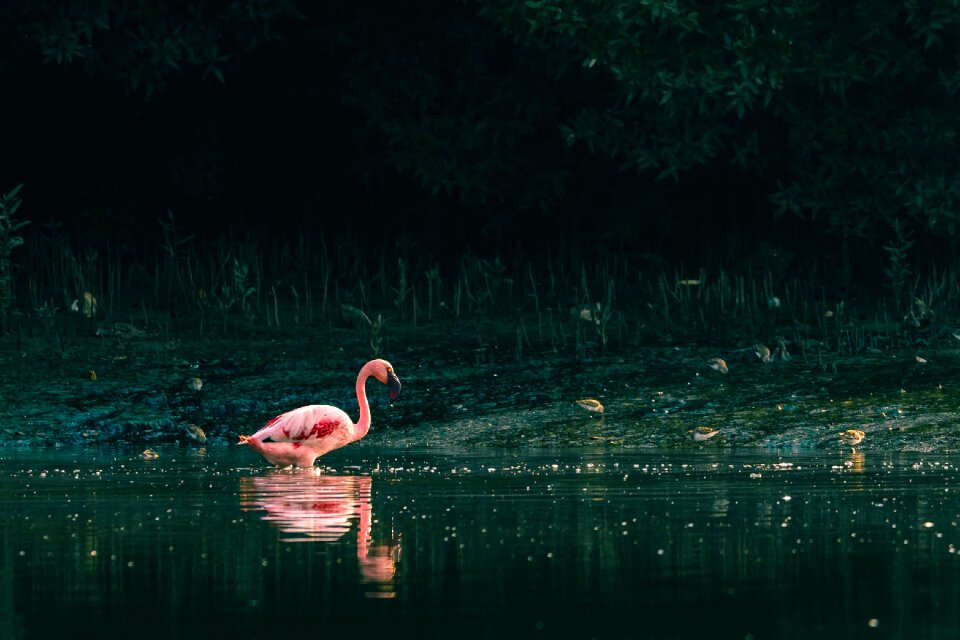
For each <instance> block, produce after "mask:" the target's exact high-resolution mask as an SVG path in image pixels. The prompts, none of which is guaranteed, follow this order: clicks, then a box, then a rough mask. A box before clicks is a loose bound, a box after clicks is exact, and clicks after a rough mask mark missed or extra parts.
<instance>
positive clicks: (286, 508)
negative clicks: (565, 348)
mask: <svg viewBox="0 0 960 640" xmlns="http://www.w3.org/2000/svg"><path fill="white" fill-rule="evenodd" d="M157 452H158V453H159V458H157V459H155V460H145V459H143V457H142V455H141V449H139V448H136V449H135V448H122V447H101V448H82V447H81V448H71V449H56V448H52V449H49V450H37V449H25V450H18V449H9V448H8V449H4V450H2V451H0V508H2V509H3V512H4V514H5V517H4V518H3V519H0V638H4V639H7V638H9V639H18V638H41V637H56V636H61V637H82V636H87V637H95V636H99V637H120V636H130V635H133V634H136V635H137V636H139V637H148V638H154V637H156V638H171V639H172V638H232V639H235V638H276V637H289V636H296V635H306V634H309V635H310V636H321V635H329V634H331V633H336V634H342V636H343V637H345V638H354V637H367V635H368V634H380V635H381V637H426V638H434V637H436V638H487V637H497V638H537V637H543V638H548V637H550V638H622V637H637V638H701V637H713V638H747V637H754V638H813V637H822V638H831V637H837V638H840V637H843V638H900V637H903V638H908V637H909V638H916V637H923V638H948V637H949V638H952V637H956V633H957V629H960V609H958V607H957V605H956V603H957V602H960V561H958V557H957V555H958V554H957V553H956V549H957V546H960V531H958V522H960V501H958V500H957V496H956V495H955V494H956V492H957V491H960V489H956V487H957V479H958V476H960V471H958V464H960V457H955V456H943V455H933V454H931V455H927V454H917V453H898V454H882V453H879V452H872V451H870V452H860V453H856V454H853V453H851V452H849V451H846V450H845V451H841V450H830V451H814V452H811V451H808V450H797V451H783V450H780V451H768V450H763V449H757V450H751V451H749V452H743V451H729V450H720V449H710V448H706V449H703V450H685V451H669V452H656V451H634V452H630V451H623V450H619V451H617V452H607V451H603V450H598V449H553V450H551V449H526V450H523V449H520V450H512V451H509V452H505V451H495V450H484V451H480V452H476V451H473V452H471V451H466V450H440V449H421V450H418V449H388V448H379V447H371V446H367V447H362V448H361V447H357V448H353V449H351V448H348V449H345V450H342V451H340V452H335V453H334V454H331V455H329V456H327V457H325V458H324V459H322V461H321V462H322V463H323V464H322V465H321V466H318V467H317V469H316V470H305V471H291V470H276V469H271V468H268V467H266V466H265V465H264V464H263V463H262V461H261V460H259V459H258V458H256V457H255V456H252V455H251V454H250V452H248V451H246V450H244V449H240V448H235V447H229V446H209V447H206V448H185V447H176V446H169V447H163V446H160V447H157Z"/></svg>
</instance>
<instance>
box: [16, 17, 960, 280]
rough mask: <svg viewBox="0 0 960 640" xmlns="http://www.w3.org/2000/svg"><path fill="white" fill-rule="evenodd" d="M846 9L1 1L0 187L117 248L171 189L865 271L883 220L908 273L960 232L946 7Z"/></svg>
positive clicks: (321, 219) (438, 250) (884, 246)
mask: <svg viewBox="0 0 960 640" xmlns="http://www.w3.org/2000/svg"><path fill="white" fill-rule="evenodd" d="M840 4H841V5H842V6H840V5H838V6H832V4H831V3H828V4H827V5H824V4H822V3H814V2H803V1H798V2H793V3H788V4H787V5H786V6H783V7H769V6H767V5H768V3H765V2H746V1H742V2H731V3H723V4H722V6H720V4H719V3H697V2H666V1H664V2H660V3H641V2H639V1H628V2H622V3H582V2H575V1H572V0H537V1H534V2H506V1H500V2H498V1H469V0H463V1H460V2H454V1H451V0H443V1H432V0H418V1H415V2H402V3H394V2H382V1H376V0H370V1H361V2H351V3H313V2H295V1H294V0H283V1H279V2H266V1H263V0H261V1H254V0H247V1H243V2H229V1H225V0H218V1H208V2H204V3H199V2H186V3H153V2H147V1H146V0H129V1H127V2H94V1H92V0H89V1H85V0H79V1H75V2H59V1H52V0H50V1H38V2H33V1H30V2H28V1H26V0H15V1H12V2H8V3H5V4H4V7H3V8H2V9H0V18H2V20H0V52H2V54H0V86H2V87H4V91H3V94H4V97H3V104H4V109H3V111H4V115H3V117H2V119H0V140H2V141H3V150H4V152H3V153H2V154H0V191H2V192H8V191H9V190H11V189H12V188H13V187H15V186H16V185H18V184H21V183H22V184H23V185H24V187H23V190H22V191H21V192H20V194H19V196H20V197H21V198H22V199H23V205H22V207H21V208H20V210H19V212H18V216H19V217H20V219H29V220H31V221H32V222H31V225H32V226H30V227H27V228H25V229H24V230H23V231H22V233H23V234H24V235H27V234H29V233H39V230H40V229H41V225H43V224H44V223H45V222H47V221H50V220H59V221H62V222H63V223H64V225H65V226H64V229H65V230H66V232H67V233H68V234H69V235H70V237H71V238H73V239H74V240H75V241H76V242H79V243H80V244H83V243H84V242H87V243H94V244H96V243H100V244H101V245H103V246H106V245H110V244H114V245H116V246H121V247H126V250H127V251H129V252H139V251H143V250H145V249H144V247H145V246H149V245H150V244H151V242H152V239H155V238H156V236H157V234H158V233H159V230H160V225H159V223H158V221H159V220H164V219H167V216H168V215H169V214H168V212H171V213H172V214H173V215H174V216H175V217H176V220H177V223H178V224H179V225H181V226H182V227H183V228H184V229H185V232H189V233H191V234H193V236H194V238H196V239H197V242H203V241H207V240H212V239H213V238H216V237H217V236H219V235H221V234H224V233H239V234H247V235H251V236H254V237H256V238H258V239H259V240H260V241H262V242H264V243H265V244H269V243H271V242H276V243H283V242H292V243H296V241H297V239H298V238H301V237H302V238H305V239H307V240H310V239H314V240H315V239H317V238H320V237H323V238H325V239H326V240H327V241H336V240H337V239H339V238H344V237H351V238H356V242H357V246H358V247H359V248H360V249H361V250H362V251H363V252H365V253H366V254H371V255H372V254H374V253H376V252H388V253H390V254H391V255H393V254H394V253H397V254H400V255H403V254H407V253H416V254H418V255H429V256H431V257H432V259H435V260H436V261H437V262H438V264H440V265H445V264H451V263H453V262H454V261H455V260H456V259H457V257H458V256H460V255H462V254H463V253H464V252H465V251H470V252H473V253H475V254H477V255H482V256H492V255H498V256H501V257H502V258H503V259H504V260H506V261H511V260H514V259H516V258H517V257H518V256H524V257H526V258H530V257H532V256H533V257H536V256H541V257H543V256H546V257H547V259H549V256H550V255H551V254H554V253H562V252H564V251H566V250H567V249H568V247H570V246H577V247H579V248H580V250H582V251H584V252H586V253H589V254H592V255H603V254H605V253H608V252H612V253H614V254H618V255H624V256H630V257H632V258H639V260H640V261H641V262H644V261H646V262H648V263H649V264H652V265H664V266H669V265H677V264H683V265H688V266H691V265H692V266H695V267H696V266H710V265H724V266H726V267H727V268H730V269H732V270H734V271H736V270H738V269H740V270H743V269H745V268H746V267H745V266H744V265H747V264H748V263H750V261H751V260H753V259H754V258H757V259H763V260H767V259H768V256H769V255H771V254H775V255H778V256H787V258H786V260H787V262H789V263H790V264H791V265H793V267H792V268H793V269H795V270H796V269H805V268H815V269H817V270H818V272H819V273H822V276H823V277H824V279H825V280H826V281H828V282H829V283H831V285H832V284H843V285H845V286H851V285H860V286H864V285H866V286H877V287H881V288H882V287H883V286H885V283H886V284H890V283H889V282H887V281H888V280H889V279H890V278H889V277H888V276H885V272H884V270H885V269H887V268H889V264H890V261H891V260H892V259H893V258H892V257H891V255H892V254H891V249H890V247H891V246H894V245H897V243H898V242H899V243H900V244H899V246H900V248H901V249H902V250H903V251H902V252H901V255H900V257H899V258H897V259H898V260H899V261H900V264H901V267H904V268H906V269H908V271H909V272H910V273H911V274H914V273H920V272H923V271H924V270H925V269H929V268H930V267H931V266H934V265H940V266H941V267H943V266H944V265H950V264H952V263H953V260H954V257H955V255H956V250H955V244H956V243H955V226H954V225H955V220H956V217H957V210H958V209H957V205H956V203H955V198H956V195H957V194H958V193H960V177H958V175H960V174H958V172H957V168H958V167H957V163H958V157H960V154H957V153H956V148H955V145H956V136H957V134H958V132H960V127H958V118H960V109H957V108H956V92H957V90H958V87H960V72H958V60H960V56H958V55H957V54H958V53H960V52H958V40H957V34H958V19H957V17H956V15H955V14H956V13H957V12H955V11H952V10H951V9H950V6H949V3H937V2H931V3H925V4H924V5H923V6H917V5H916V3H913V2H892V1H887V2H879V3H878V2H862V3H856V2H854V3H840ZM134 239H140V240H138V241H134ZM810 265H815V266H814V267H810ZM891 286H907V285H906V284H905V282H904V281H903V279H902V278H901V279H900V281H899V284H897V283H894V285H891Z"/></svg>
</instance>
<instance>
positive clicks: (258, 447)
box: [237, 359, 400, 467]
mask: <svg viewBox="0 0 960 640" xmlns="http://www.w3.org/2000/svg"><path fill="white" fill-rule="evenodd" d="M370 376H373V377H374V378H376V379H377V380H379V381H380V382H382V383H383V384H385V385H387V386H389V387H390V400H391V401H393V400H396V399H397V396H398V395H400V380H399V379H397V375H396V374H395V373H394V372H393V366H392V365H391V364H390V363H389V362H387V361H386V360H379V359H378V360H371V361H370V362H368V363H367V364H365V365H363V367H362V368H361V369H360V374H359V375H358V376H357V401H358V402H359V403H360V420H359V421H358V422H357V423H356V424H354V423H353V421H352V420H351V419H350V416H348V415H347V414H346V412H344V411H343V410H341V409H338V408H337V407H332V406H330V405H328V404H311V405H307V406H305V407H300V408H299V409H293V410H292V411H287V412H286V413H282V414H280V415H279V416H277V417H276V418H274V419H273V420H270V421H269V422H267V424H265V425H264V426H263V428H262V429H260V430H259V431H257V432H256V433H255V434H253V435H252V436H240V442H238V443H237V444H245V445H247V446H248V447H250V448H251V449H253V450H254V451H256V452H257V453H259V454H260V455H262V456H263V457H264V458H266V459H267V460H268V461H269V462H272V463H273V464H276V465H280V466H291V465H293V466H297V467H312V466H313V462H314V460H316V459H317V458H319V457H320V456H322V455H323V454H325V453H327V452H329V451H333V450H334V449H339V448H340V447H342V446H344V445H348V444H350V443H351V442H356V441H357V440H359V439H360V438H362V437H363V436H365V435H367V432H368V431H369V430H370V405H369V404H368V403H367V392H366V383H367V378H369V377H370Z"/></svg>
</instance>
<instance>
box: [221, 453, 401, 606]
mask: <svg viewBox="0 0 960 640" xmlns="http://www.w3.org/2000/svg"><path fill="white" fill-rule="evenodd" d="M371 486H372V479H371V478H370V476H338V475H323V474H321V473H320V470H319V469H298V470H294V471H290V470H275V471H272V472H271V473H269V474H268V475H265V476H251V477H244V478H241V479H240V508H241V509H242V510H244V511H263V512H265V514H264V515H262V516H261V518H262V519H263V520H266V521H268V522H270V523H271V524H273V525H274V526H275V527H276V528H277V529H279V530H280V531H281V532H282V533H284V534H288V536H287V537H285V538H281V541H283V542H322V543H327V544H330V543H335V542H338V541H340V540H341V539H342V538H343V537H344V536H345V535H346V534H347V533H348V532H349V531H350V529H351V528H352V527H353V523H354V522H355V521H356V522H357V564H358V567H359V570H360V576H361V581H362V582H363V584H364V585H365V586H366V590H365V595H366V596H367V597H373V598H392V597H394V595H395V591H394V578H395V576H396V571H397V561H398V560H399V555H400V544H399V542H394V541H392V540H390V541H388V542H387V543H384V544H373V535H372V533H373V532H372V525H373V522H374V518H373V505H372V501H371Z"/></svg>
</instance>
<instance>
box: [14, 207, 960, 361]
mask: <svg viewBox="0 0 960 640" xmlns="http://www.w3.org/2000/svg"><path fill="white" fill-rule="evenodd" d="M158 227H159V229H158V231H159V233H158V234H157V237H155V238H152V239H146V240H143V241H142V244H141V245H140V246H138V247H136V248H135V250H134V251H132V252H129V253H127V254H126V255H121V252H120V248H119V247H111V246H102V245H97V244H95V243H94V242H93V241H90V242H88V243H86V244H79V243H76V242H74V241H71V240H70V239H69V238H68V236H67V234H66V233H64V231H63V229H62V227H61V226H60V225H57V224H48V225H46V226H45V227H44V228H43V229H39V230H37V231H36V232H35V233H31V234H29V235H27V236H26V237H25V244H24V246H23V248H22V250H21V251H19V252H18V253H17V254H16V256H15V257H16V258H17V259H18V264H19V268H18V269H16V270H11V269H9V267H8V269H7V270H6V271H5V273H13V274H15V276H16V277H11V278H9V288H10V292H11V293H10V300H11V303H10V305H9V306H10V309H11V313H9V318H8V324H9V325H10V331H9V332H8V334H9V333H14V334H18V335H23V334H26V335H30V336H46V337H48V338H50V339H51V341H53V340H55V341H56V343H57V344H58V345H62V343H63V340H64V338H65V337H71V336H79V337H86V336H93V335H100V336H101V337H108V336H109V337H111V338H112V339H119V338H118V337H117V336H120V335H121V334H123V333H124V332H130V331H132V330H133V331H140V332H148V333H151V334H156V335H161V336H163V337H164V339H174V338H176V337H177V336H181V335H195V336H199V337H215V338H241V337H244V336H247V335H250V334H251V333H257V334H260V335H263V334H269V333H270V332H281V331H294V332H296V331H311V332H316V331H322V330H333V329H337V328H339V329H344V328H354V330H356V331H358V332H361V333H363V336H364V340H365V342H366V343H367V344H369V349H370V355H380V354H381V353H389V352H391V351H394V350H396V349H397V348H398V347H400V346H402V345H400V344H398V341H399V336H400V335H403V336H404V338H403V340H429V339H430V336H431V335H437V334H445V335H457V336H461V337H462V338H463V341H464V342H472V343H474V344H475V345H476V346H475V349H476V353H477V356H476V359H477V362H478V363H490V362H495V358H498V357H499V358H502V357H514V358H516V359H523V358H526V357H529V356H531V355H533V356H541V355H544V354H547V355H557V354H560V355H569V356H572V357H574V358H579V359H583V358H589V357H593V356H598V355H604V354H613V353H624V352H629V350H630V349H631V347H636V346H640V345H651V344H664V345H665V344H677V343H691V344H692V343H701V344H704V343H708V344H716V345H723V346H727V347H729V348H737V347H746V346H749V345H752V344H754V343H755V342H757V341H760V342H767V343H770V344H774V343H775V342H776V340H777V337H778V336H780V337H782V338H783V339H784V340H785V343H786V344H787V345H789V346H790V347H791V350H792V351H794V352H795V353H797V354H799V355H800V356H801V357H807V358H809V357H812V356H811V354H812V353H814V352H819V353H822V352H825V351H826V352H835V353H843V354H856V353H859V352H861V351H863V350H865V349H868V348H871V347H884V346H898V345H904V344H906V343H907V341H908V340H909V339H910V335H911V334H910V332H911V331H914V332H915V331H917V330H924V329H930V328H933V330H934V331H935V332H936V331H939V332H940V333H941V334H942V333H945V332H946V331H945V329H944V328H943V327H945V326H946V319H947V318H949V317H952V315H953V314H955V313H956V311H957V309H958V305H960V271H958V269H957V268H955V267H954V268H951V269H948V270H942V269H940V270H937V269H930V270H929V272H928V273H927V274H926V275H925V276H920V275H917V274H915V273H914V271H912V270H909V269H908V268H906V266H905V265H906V260H907V255H906V252H907V250H908V249H909V242H908V240H904V241H901V242H900V243H899V244H898V245H896V247H897V251H896V252H893V251H891V252H890V255H891V263H890V265H891V266H890V269H891V270H892V271H891V274H890V278H891V282H892V285H894V286H890V285H888V286H886V287H884V286H878V287H877V288H876V294H875V295H874V296H868V297H862V298H860V299H846V298H843V297H840V295H839V294H838V293H837V292H836V291H835V290H833V289H831V288H830V287H829V286H828V285H829V284H830V279H829V278H828V277H827V276H826V275H824V274H823V273H821V272H820V270H818V269H817V268H816V265H813V267H812V268H810V269H807V270H804V271H803V272H802V273H803V274H804V275H794V276H791V277H787V278H784V277H781V276H780V275H779V274H777V273H774V272H773V270H772V269H769V268H746V269H743V268H741V269H738V270H734V269H732V268H730V267H729V266H725V265H704V266H696V267H693V268H684V267H682V266H677V267H675V268H673V269H669V268H666V267H663V266H659V265H651V263H650V262H649V261H641V260H639V259H633V258H632V257H631V256H629V255H627V254H625V253H620V254H616V253H613V254H611V253H609V252H604V253H602V254H601V253H598V254H597V255H593V254H592V253H591V251H590V248H589V247H580V246H575V245H567V246H565V247H564V250H563V251H561V252H558V251H557V250H556V248H554V249H552V250H551V251H548V252H545V253H544V254H543V255H541V256H536V257H534V258H532V259H529V260H519V261H515V262H511V263H507V262H504V261H503V260H502V259H501V258H500V257H499V256H485V257H481V256H475V255H472V254H467V255H464V256H462V257H461V258H460V259H459V260H458V261H457V263H456V264H454V265H451V266H447V267H446V268H442V267H440V266H438V264H437V262H436V260H435V259H433V258H432V257H431V256H424V255H420V254H418V253H410V254H407V253H402V250H401V249H399V248H398V249H396V250H394V251H393V252H392V253H391V251H386V252H381V255H383V256H384V257H383V258H382V259H380V260H378V261H377V262H375V263H367V262H365V261H363V260H361V259H360V256H361V255H362V252H361V250H360V242H359V240H358V239H357V238H349V237H348V238H337V240H336V242H328V241H327V239H325V238H323V237H320V238H316V239H315V240H313V241H311V240H309V239H307V238H302V237H301V238H297V239H296V240H294V242H293V243H289V244H276V243H271V244H268V243H266V242H265V241H264V240H263V239H262V238H254V237H252V236H238V235H236V234H233V233H228V234H225V235H223V236H221V237H219V238H217V239H215V240H214V241H211V242H203V241H201V240H200V239H198V238H195V237H193V236H192V235H189V234H186V233H184V232H183V230H182V229H181V228H180V226H179V224H178V223H177V221H176V220H175V218H174V216H173V214H169V213H168V215H167V217H166V218H165V219H163V220H161V221H159V223H158ZM798 273H799V272H798ZM87 293H90V294H92V296H94V297H95V298H96V299H97V300H98V309H97V315H96V317H95V318H90V317H89V314H84V313H82V309H83V306H82V301H83V300H84V296H85V294H87ZM905 300H907V301H909V302H908V303H905V302H904V301H905ZM74 301H80V302H81V305H80V309H81V311H79V312H78V311H71V307H72V306H75V305H74ZM900 307H906V311H905V312H904V311H902V310H901V311H898V308H900ZM84 316H86V317H84ZM358 318H361V319H364V320H365V321H363V322H357V319H358ZM374 318H375V319H376V320H372V319H374ZM938 327H939V328H938ZM497 350H499V353H500V355H495V352H496V351H497ZM504 354H507V355H506V356H505V355H504Z"/></svg>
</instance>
